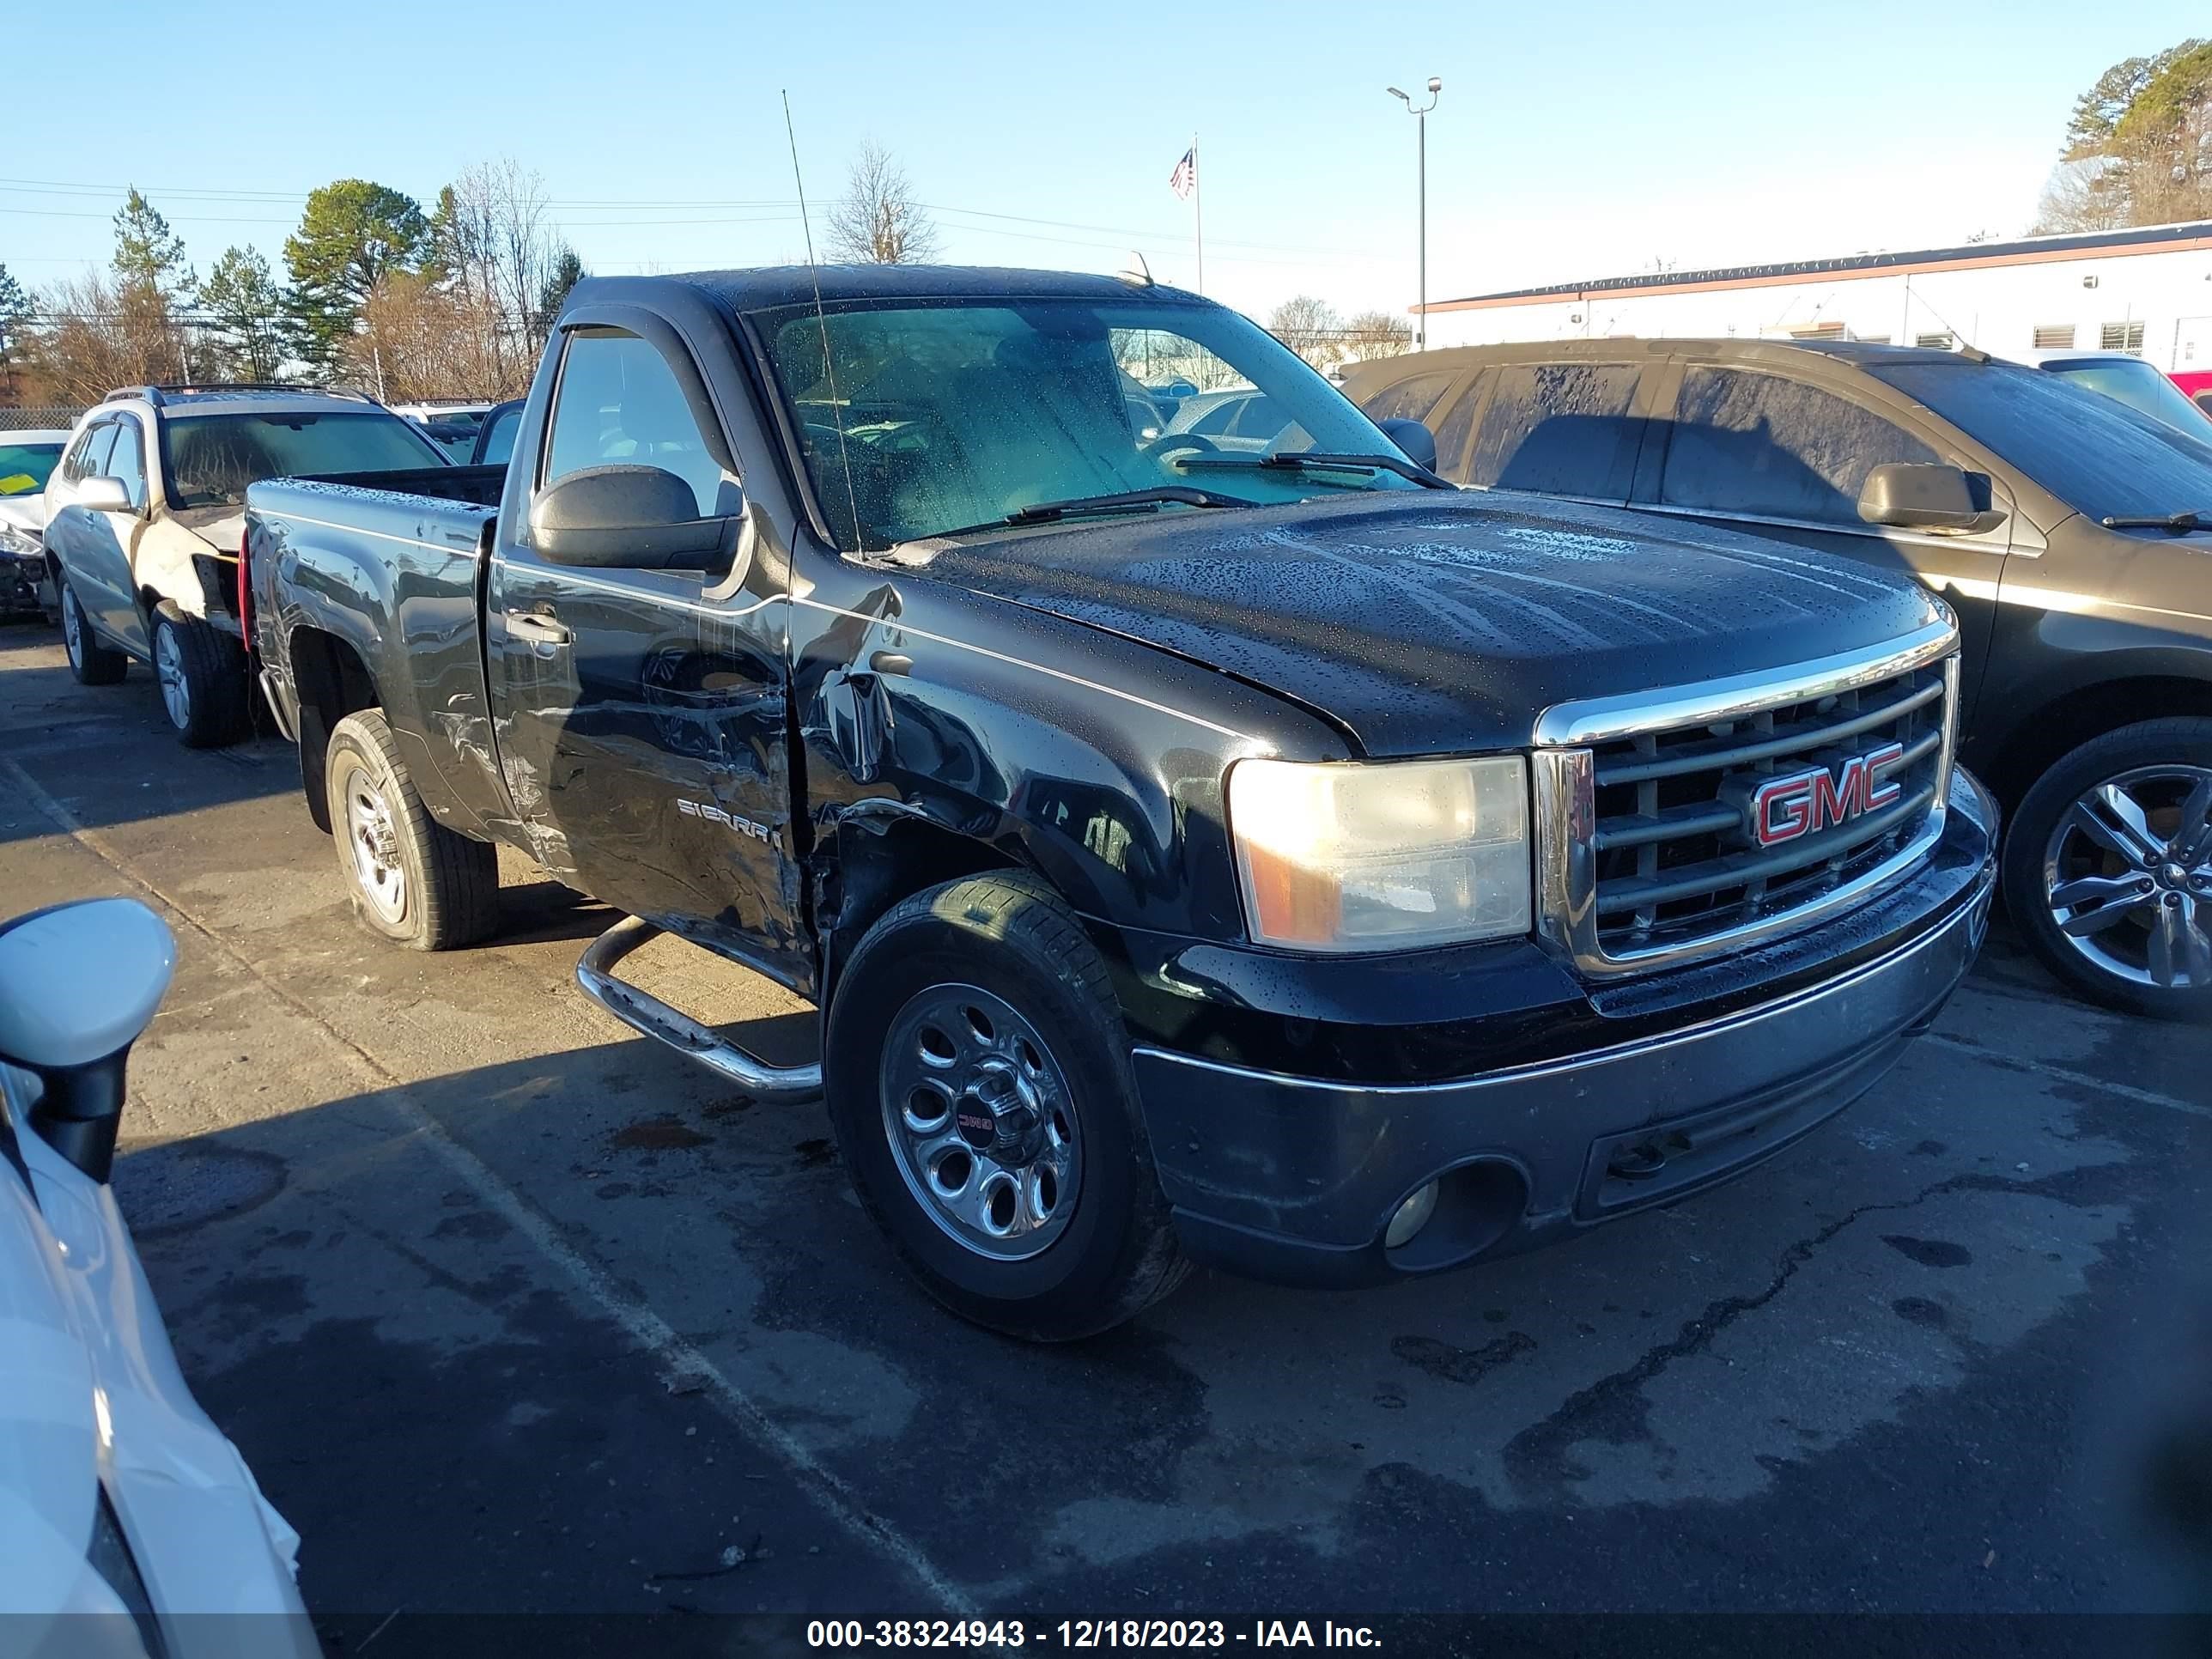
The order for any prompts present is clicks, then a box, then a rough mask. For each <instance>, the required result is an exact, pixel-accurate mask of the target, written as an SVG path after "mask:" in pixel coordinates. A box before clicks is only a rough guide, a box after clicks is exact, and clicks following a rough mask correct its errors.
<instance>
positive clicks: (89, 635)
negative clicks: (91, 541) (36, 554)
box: [61, 581, 131, 685]
mask: <svg viewBox="0 0 2212 1659" xmlns="http://www.w3.org/2000/svg"><path fill="white" fill-rule="evenodd" d="M61 588H62V648H63V649H64V651H66V652H68V653H69V665H70V673H72V674H74V675H76V679H77V684H80V685H112V684H115V683H116V682H117V681H118V680H119V679H121V678H123V676H124V673H125V670H127V669H128V668H129V667H130V665H131V659H130V658H128V657H126V656H125V655H124V654H123V653H121V652H120V651H116V650H112V649H111V648H110V647H106V646H104V645H102V644H101V643H100V641H99V640H98V639H97V638H96V637H95V636H94V634H93V631H92V623H90V622H89V621H88V619H87V618H86V617H85V614H84V607H83V606H82V605H79V604H78V603H77V599H76V589H74V588H72V587H71V586H70V585H69V583H68V582H66V581H64V582H63V583H62V585H61Z"/></svg>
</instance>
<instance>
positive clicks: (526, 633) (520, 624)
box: [507, 611, 575, 645]
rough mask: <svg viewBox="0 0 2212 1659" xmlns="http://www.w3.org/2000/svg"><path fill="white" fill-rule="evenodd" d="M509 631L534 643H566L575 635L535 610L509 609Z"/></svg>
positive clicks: (516, 636)
mask: <svg viewBox="0 0 2212 1659" xmlns="http://www.w3.org/2000/svg"><path fill="white" fill-rule="evenodd" d="M507 632H508V633H510V634H512V635H514V637H515V638H517V639H519V640H527V641H529V642H530V643H531V644H532V645H566V644H568V641H570V640H572V639H574V637H575V635H573V634H571V633H569V631H568V629H567V627H566V626H564V625H563V624H562V623H557V622H555V621H554V620H553V618H552V617H541V616H539V615H538V613H537V612H536V611H508V612H507Z"/></svg>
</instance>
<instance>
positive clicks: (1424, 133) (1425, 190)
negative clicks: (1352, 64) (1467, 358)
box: [1383, 75, 1444, 351]
mask: <svg viewBox="0 0 2212 1659" xmlns="http://www.w3.org/2000/svg"><path fill="white" fill-rule="evenodd" d="M1443 89H1444V82H1443V76H1440V75H1431V76H1430V77H1429V101H1428V102H1427V103H1425V104H1416V103H1415V102H1414V101H1413V100H1412V99H1410V98H1408V97H1407V96H1406V94H1404V93H1402V92H1401V91H1399V90H1398V88H1395V87H1385V88H1383V91H1385V92H1387V93H1389V94H1390V95H1391V96H1392V97H1393V98H1395V99H1396V100H1398V101H1399V102H1400V103H1401V104H1403V105H1404V106H1406V113H1407V114H1408V115H1410V116H1412V117H1413V126H1414V130H1415V135H1416V137H1415V141H1414V142H1415V150H1416V153H1417V154H1418V155H1419V157H1420V162H1419V167H1420V173H1419V177H1420V196H1421V260H1420V265H1421V274H1420V285H1421V293H1420V306H1419V309H1418V310H1416V311H1415V312H1414V313H1413V315H1414V317H1415V319H1417V320H1416V321H1415V322H1414V324H1413V349H1414V350H1416V351H1420V350H1423V349H1425V348H1426V347H1427V345H1428V343H1429V112H1430V111H1431V110H1432V109H1434V108H1435V107H1436V106H1437V94H1438V93H1440V92H1442V91H1443Z"/></svg>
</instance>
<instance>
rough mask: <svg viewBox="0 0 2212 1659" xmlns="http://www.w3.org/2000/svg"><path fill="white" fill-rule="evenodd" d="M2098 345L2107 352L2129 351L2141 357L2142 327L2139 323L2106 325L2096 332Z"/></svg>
mask: <svg viewBox="0 0 2212 1659" xmlns="http://www.w3.org/2000/svg"><path fill="white" fill-rule="evenodd" d="M2097 332H2098V338H2099V341H2100V343H2101V344H2102V345H2103V346H2104V348H2105V349H2106V350H2107V351H2130V352H2133V353H2134V354H2135V355H2136V356H2138V357H2140V356H2142V340H2143V325H2142V324H2141V323H2106V325H2104V327H2103V328H2101V329H2100V330H2098V331H2097Z"/></svg>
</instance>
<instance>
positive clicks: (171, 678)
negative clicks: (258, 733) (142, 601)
mask: <svg viewBox="0 0 2212 1659" xmlns="http://www.w3.org/2000/svg"><path fill="white" fill-rule="evenodd" d="M154 678H155V683H156V684H159V685H160V687H161V708H162V710H163V712H164V713H166V714H167V715H168V717H169V725H170V726H171V727H172V728H173V729H174V731H175V732H176V734H177V738H178V740H179V742H181V743H182V744H184V745H185V747H186V748H187V749H215V748H220V747H221V746H222V744H228V743H235V742H237V741H238V739H239V738H242V737H244V736H245V735H246V653H245V651H244V650H243V649H242V648H241V647H240V645H239V643H238V641H235V640H234V639H232V638H230V637H229V636H228V635H226V634H223V633H222V632H220V631H218V630H217V629H216V626H215V624H214V623H210V622H209V621H208V620H207V619H206V618H204V617H191V616H187V615H185V612H184V611H180V610H179V609H178V607H177V606H176V605H175V604H174V603H173V601H170V600H166V599H165V600H163V601H162V603H161V608H160V609H159V610H157V611H155V613H154Z"/></svg>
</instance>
